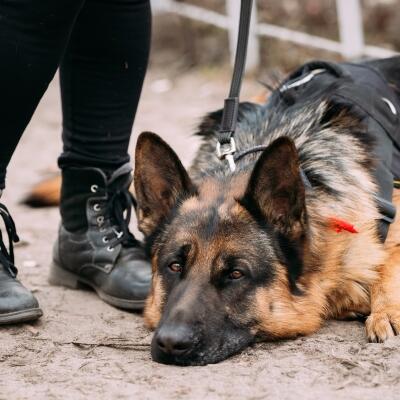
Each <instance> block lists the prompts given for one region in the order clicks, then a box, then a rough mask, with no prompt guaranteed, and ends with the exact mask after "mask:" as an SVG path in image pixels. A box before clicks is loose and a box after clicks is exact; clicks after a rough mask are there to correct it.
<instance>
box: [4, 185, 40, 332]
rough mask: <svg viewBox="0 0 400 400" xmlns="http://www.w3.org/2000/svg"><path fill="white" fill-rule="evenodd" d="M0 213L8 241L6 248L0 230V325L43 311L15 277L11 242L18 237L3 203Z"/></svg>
mask: <svg viewBox="0 0 400 400" xmlns="http://www.w3.org/2000/svg"><path fill="white" fill-rule="evenodd" d="M0 195H1V191H0ZM0 215H1V217H2V218H3V221H4V225H5V228H6V232H7V235H8V241H9V250H7V248H6V246H5V244H4V242H3V236H2V234H1V231H0V325H5V324H15V323H19V322H26V321H33V320H35V319H38V318H39V317H41V316H42V315H43V312H42V310H41V309H40V308H39V303H38V301H37V300H36V298H35V297H34V296H33V294H32V293H31V292H30V291H29V290H28V289H26V288H25V287H24V286H22V284H21V282H20V281H19V280H18V279H16V277H17V272H18V270H17V268H16V267H15V265H14V251H13V242H18V241H19V238H18V235H17V231H16V229H15V224H14V221H13V219H12V218H11V215H10V213H9V212H8V210H7V208H6V207H5V206H4V205H3V204H0Z"/></svg>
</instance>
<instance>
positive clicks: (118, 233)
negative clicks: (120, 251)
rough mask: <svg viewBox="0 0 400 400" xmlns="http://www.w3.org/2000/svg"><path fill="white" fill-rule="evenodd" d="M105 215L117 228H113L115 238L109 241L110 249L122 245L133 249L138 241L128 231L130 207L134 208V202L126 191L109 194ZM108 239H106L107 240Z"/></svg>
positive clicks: (130, 214) (130, 194)
mask: <svg viewBox="0 0 400 400" xmlns="http://www.w3.org/2000/svg"><path fill="white" fill-rule="evenodd" d="M109 196H110V197H109V201H108V202H107V211H106V214H107V216H109V218H110V220H111V222H112V223H113V224H114V225H115V226H116V227H117V229H115V228H113V231H114V234H115V237H113V238H112V240H110V246H109V247H110V248H113V247H115V246H117V245H118V244H120V243H121V244H123V245H125V246H127V247H135V246H137V245H138V243H139V242H138V241H137V240H136V239H135V237H134V235H133V234H132V232H131V231H130V230H129V223H130V221H131V216H132V207H135V208H136V200H135V198H134V197H133V195H132V193H131V192H130V191H129V190H128V189H123V190H117V191H115V192H109ZM107 239H108V238H107Z"/></svg>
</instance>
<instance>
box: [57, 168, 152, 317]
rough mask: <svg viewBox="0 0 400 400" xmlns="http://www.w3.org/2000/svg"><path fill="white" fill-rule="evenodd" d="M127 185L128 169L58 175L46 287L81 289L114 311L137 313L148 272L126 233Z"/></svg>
mask: <svg viewBox="0 0 400 400" xmlns="http://www.w3.org/2000/svg"><path fill="white" fill-rule="evenodd" d="M131 180H132V178H131V167H130V165H129V164H125V165H123V166H122V167H121V168H119V169H118V170H117V171H115V172H114V173H113V174H112V175H111V176H110V177H107V176H106V175H105V174H104V173H103V172H102V171H101V170H99V169H96V168H69V169H65V170H63V184H62V192H61V196H62V198H61V215H62V224H61V227H60V231H59V237H58V240H57V242H56V244H55V246H54V257H53V260H54V262H53V265H52V269H51V275H50V282H51V283H53V284H58V285H63V286H68V287H71V288H77V287H78V286H79V284H85V285H88V286H90V287H92V288H93V289H94V290H96V292H97V294H98V295H99V296H100V297H101V298H102V299H103V300H104V301H106V302H108V303H110V304H112V305H114V306H117V307H120V308H126V309H141V308H143V306H144V302H145V299H146V297H147V294H148V291H149V288H150V280H151V268H150V263H149V262H148V260H147V259H146V257H145V254H144V251H143V249H142V247H141V245H140V243H139V242H138V241H137V240H136V239H135V238H134V237H133V235H132V233H131V232H130V231H129V226H128V225H129V221H130V215H131V210H132V206H133V204H134V199H133V197H132V195H131V194H130V192H129V187H130V184H131Z"/></svg>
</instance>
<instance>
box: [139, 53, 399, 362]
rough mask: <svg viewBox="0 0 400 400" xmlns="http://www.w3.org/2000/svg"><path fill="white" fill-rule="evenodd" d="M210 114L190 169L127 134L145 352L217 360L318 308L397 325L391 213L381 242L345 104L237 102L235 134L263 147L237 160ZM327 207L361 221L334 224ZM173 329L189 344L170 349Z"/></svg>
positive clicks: (370, 329)
mask: <svg viewBox="0 0 400 400" xmlns="http://www.w3.org/2000/svg"><path fill="white" fill-rule="evenodd" d="M396 63H397V64H396V65H397V71H398V70H399V69H400V60H399V59H397V61H396ZM388 78H389V80H390V76H389V77H388ZM219 121H220V114H219V113H213V114H210V115H209V116H208V117H207V118H206V119H205V120H204V122H203V123H202V125H201V127H200V131H199V135H201V136H202V137H203V144H202V146H201V147H200V149H199V151H198V153H197V156H196V158H195V160H194V162H193V165H192V167H191V169H190V173H189V174H188V173H187V172H186V171H185V170H184V168H183V167H182V165H181V163H180V162H179V160H178V158H177V156H176V155H175V153H174V152H173V151H172V150H171V148H170V147H169V146H168V145H167V144H166V143H165V142H163V141H162V140H161V139H160V138H159V137H157V136H156V135H154V134H152V133H143V134H142V135H141V136H140V138H139V140H138V144H137V149H136V170H135V190H136V195H137V200H138V220H139V228H140V229H141V230H142V231H143V233H144V234H145V236H146V238H147V243H148V247H149V251H150V254H151V257H152V263H153V288H152V292H151V295H150V297H149V299H148V302H147V307H146V310H145V320H146V323H147V325H148V326H149V327H151V328H154V329H156V333H155V338H154V340H153V349H152V353H153V358H154V359H156V360H157V361H161V362H167V363H170V362H171V363H177V364H204V363H209V362H217V361H219V360H221V359H223V358H226V357H227V356H229V355H230V354H232V353H235V352H237V351H239V350H240V349H241V348H243V347H244V346H246V345H248V344H249V343H251V342H253V341H254V340H258V339H281V338H291V337H295V336H298V335H306V334H310V333H313V332H315V331H316V330H318V329H319V327H320V326H321V324H322V323H323V321H324V320H325V319H328V318H345V317H348V316H352V315H355V314H362V315H366V316H367V315H369V317H368V319H367V322H366V327H367V336H368V338H369V339H370V340H373V341H383V340H385V339H387V338H388V337H390V336H393V335H395V334H397V333H399V332H400V290H399V289H400V267H399V265H398V263H397V258H399V257H400V253H399V250H398V249H397V247H396V243H398V242H399V239H400V232H399V227H398V226H397V224H394V226H393V227H392V228H391V230H390V234H389V238H388V240H387V242H386V245H385V246H383V245H382V244H381V242H380V240H379V238H378V235H377V220H378V219H379V218H380V216H379V214H378V211H377V207H376V203H375V200H374V193H376V191H377V188H376V184H375V182H374V179H373V177H372V171H373V168H374V162H373V159H372V156H371V146H372V142H371V138H370V137H369V136H368V134H367V133H366V132H365V129H364V127H363V121H362V120H361V118H360V117H359V116H358V115H357V113H356V112H355V111H354V110H353V108H352V105H349V104H339V103H332V102H331V101H329V100H326V99H325V98H324V97H322V98H318V94H316V97H315V98H313V99H309V101H308V102H306V104H305V105H304V106H303V107H301V108H299V109H296V110H295V111H290V112H288V111H283V110H280V109H279V107H278V109H276V108H275V109H273V110H271V109H269V108H268V107H266V106H259V105H255V104H250V103H246V104H242V106H241V109H240V116H239V124H238V129H237V132H236V134H235V139H236V142H237V147H238V148H239V149H246V148H249V147H252V146H255V145H259V144H266V145H269V147H268V148H267V149H266V150H265V151H264V152H263V153H262V154H259V153H256V154H249V155H247V156H246V157H244V158H243V159H242V160H240V161H239V163H238V168H237V170H236V172H235V173H231V172H230V170H229V168H228V167H227V165H226V164H225V163H222V162H221V161H220V160H218V159H217V157H216V156H215V150H214V149H215V132H216V131H217V129H218V122H219ZM300 166H301V168H302V169H303V171H304V172H305V173H306V175H307V177H308V179H309V180H310V182H311V184H312V186H313V188H312V189H311V190H310V189H306V188H305V187H304V184H303V181H302V179H301V176H300V170H299V167H300ZM189 176H190V177H189ZM395 200H396V201H397V200H398V195H397V194H396V195H395ZM331 217H336V218H340V219H343V220H346V221H350V222H351V223H352V224H354V226H355V227H356V229H357V230H358V232H359V233H357V234H352V233H349V232H341V233H337V232H336V231H335V230H334V229H333V228H332V226H331V224H330V222H329V221H330V218H331ZM388 256H389V257H388ZM177 266H178V267H177ZM237 270H239V275H241V274H242V276H239V278H238V279H235V277H237V276H236V275H237V272H234V271H237ZM235 274H236V275H235ZM174 330H175V331H177V332H181V331H182V330H183V333H181V334H176V333H174ZM177 335H178V337H177ZM161 336H162V338H161V339H159V338H160V337H161ZM165 337H166V338H167V339H165ZM185 337H186V338H188V340H189V341H190V342H191V345H189V346H188V344H187V343H183V345H182V346H181V347H182V349H183V350H184V351H181V350H182V349H179V342H180V341H182V340H183V342H185V340H184V339H182V338H185ZM165 341H166V342H167V345H165V343H164V342H165ZM171 343H172V345H171ZM176 343H178V346H177V350H178V351H175V350H174V344H176Z"/></svg>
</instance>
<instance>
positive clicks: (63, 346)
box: [0, 71, 400, 400]
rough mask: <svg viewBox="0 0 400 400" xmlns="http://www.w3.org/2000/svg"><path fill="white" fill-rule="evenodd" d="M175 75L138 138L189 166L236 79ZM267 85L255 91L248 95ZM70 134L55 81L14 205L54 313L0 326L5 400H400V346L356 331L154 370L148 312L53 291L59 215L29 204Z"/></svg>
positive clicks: (143, 114)
mask: <svg viewBox="0 0 400 400" xmlns="http://www.w3.org/2000/svg"><path fill="white" fill-rule="evenodd" d="M165 78H166V77H165V76H164V75H163V73H162V72H161V71H151V72H150V74H149V75H148V79H147V83H146V86H145V89H144V95H143V98H142V102H141V106H140V110H139V113H138V117H137V121H136V125H135V137H136V136H137V133H138V132H140V131H142V130H154V131H156V132H157V133H159V134H161V135H162V136H163V137H164V138H166V139H167V141H169V142H170V143H171V144H172V145H173V147H174V148H175V149H177V150H178V153H179V155H180V156H181V157H182V159H183V160H184V162H185V163H186V164H188V163H189V162H190V159H191V157H192V156H193V153H194V151H195V149H196V139H195V138H193V137H190V135H189V134H190V133H191V132H193V128H194V126H195V125H196V123H197V121H198V119H199V117H200V116H201V115H202V114H203V113H204V112H206V111H210V110H212V109H214V108H216V107H219V106H220V105H221V104H222V99H223V97H224V96H225V92H226V90H227V87H228V82H227V81H226V77H223V76H222V75H220V74H219V73H213V72H210V71H202V72H193V73H190V74H185V75H183V76H180V77H179V78H175V79H174V78H172V80H167V81H166V80H163V79H165ZM171 85H172V87H170V86H171ZM257 87H258V86H256V85H255V84H247V85H245V93H244V97H248V95H249V94H250V93H251V94H254V93H256V92H257V90H259V89H257ZM160 92H161V93H160ZM59 132H60V105H59V100H58V91H57V85H56V84H54V83H53V85H52V86H51V88H50V90H49V91H48V93H47V94H46V97H45V98H44V99H43V101H42V103H41V105H40V106H39V109H38V111H37V113H36V115H35V117H34V120H33V121H32V123H31V124H30V126H29V129H28V132H26V135H25V136H24V138H23V140H22V142H21V146H20V147H19V149H18V151H17V153H16V154H15V157H14V160H13V162H12V165H11V166H10V172H9V177H8V190H7V191H6V193H5V196H4V197H5V199H4V200H5V203H6V204H7V205H8V206H9V208H10V209H11V211H12V213H13V215H14V218H15V220H16V222H17V226H18V228H19V233H20V236H21V238H22V239H23V243H22V244H21V245H20V246H19V247H18V249H17V260H18V265H19V266H20V276H21V278H22V280H23V282H24V283H25V284H26V285H27V286H28V287H29V288H31V289H32V290H33V291H34V292H35V294H36V295H37V297H38V298H39V300H40V303H41V306H42V308H43V310H44V312H45V315H44V317H43V318H42V319H41V320H40V321H39V322H37V323H35V324H31V325H30V324H24V325H21V326H12V327H3V328H0V399H1V400H3V399H10V398H12V399H16V400H17V399H34V398H35V399H74V400H78V399H88V398H93V399H110V398H113V399H141V400H145V399H203V398H207V399H279V400H284V399H296V400H298V399H317V398H318V399H363V400H368V399H377V398H379V399H385V400H390V399H396V398H400V353H399V351H398V347H399V345H400V338H399V339H392V340H390V341H388V342H387V343H386V344H382V345H381V344H368V343H366V341H365V337H364V329H363V326H362V325H361V324H359V323H356V322H351V323H349V322H346V323H345V322H331V323H329V324H327V325H326V326H325V327H324V328H323V329H322V330H321V332H320V333H318V334H316V335H314V336H311V337H308V338H300V339H298V340H294V341H288V342H281V343H275V344H271V343H269V344H268V343H265V344H259V345H256V346H254V347H253V348H249V349H248V350H246V351H245V352H243V353H242V354H240V355H238V356H236V357H233V358H231V359H229V360H227V361H225V362H223V363H220V364H217V365H209V366H206V367H191V368H180V367H171V366H164V365H159V364H156V363H153V362H152V361H151V358H150V352H149V344H150V339H151V333H149V332H148V331H147V330H146V329H145V328H144V327H143V324H142V318H141V316H140V315H135V314H130V313H126V312H122V311H119V310H116V309H114V308H112V307H110V306H108V305H106V304H104V303H103V302H101V301H100V300H99V299H98V298H97V297H96V296H95V295H94V294H93V293H92V292H89V291H88V292H82V291H79V292H77V291H72V290H67V289H62V288H56V287H51V286H49V285H48V284H47V280H46V279H47V273H48V264H49V260H50V254H51V246H52V242H53V240H54V237H55V234H56V230H57V224H58V219H59V217H58V211H57V210H56V209H45V210H30V209H27V208H26V207H24V206H21V205H19V204H18V201H19V199H21V197H22V196H23V194H24V193H26V191H27V190H28V189H29V186H30V185H31V184H32V183H34V182H36V181H38V180H40V179H42V178H43V176H45V175H46V174H47V173H48V172H51V171H52V170H55V165H56V156H57V154H58V152H59V149H60V146H61V143H60V134H59ZM133 144H134V143H132V148H133Z"/></svg>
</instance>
